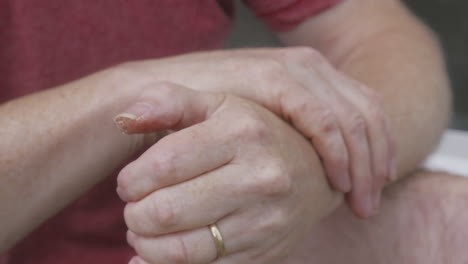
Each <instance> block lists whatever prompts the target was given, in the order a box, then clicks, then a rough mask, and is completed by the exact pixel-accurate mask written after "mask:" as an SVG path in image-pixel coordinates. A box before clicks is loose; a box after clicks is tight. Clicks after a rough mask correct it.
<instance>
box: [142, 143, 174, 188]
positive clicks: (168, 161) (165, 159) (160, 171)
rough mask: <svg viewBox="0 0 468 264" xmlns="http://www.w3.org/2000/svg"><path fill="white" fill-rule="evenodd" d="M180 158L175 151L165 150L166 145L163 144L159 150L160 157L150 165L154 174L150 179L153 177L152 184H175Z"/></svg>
mask: <svg viewBox="0 0 468 264" xmlns="http://www.w3.org/2000/svg"><path fill="white" fill-rule="evenodd" d="M164 139H165V138H163V139H161V140H164ZM178 158H179V156H178V155H177V154H176V153H175V152H174V151H172V150H170V149H167V148H165V147H164V144H161V145H160V147H159V149H158V155H157V156H156V157H155V158H154V159H153V161H152V162H151V163H150V164H149V166H150V168H151V172H152V173H151V175H149V176H148V177H153V179H152V181H151V182H155V183H156V184H158V185H166V184H168V183H171V182H173V181H174V177H176V176H177V163H178Z"/></svg>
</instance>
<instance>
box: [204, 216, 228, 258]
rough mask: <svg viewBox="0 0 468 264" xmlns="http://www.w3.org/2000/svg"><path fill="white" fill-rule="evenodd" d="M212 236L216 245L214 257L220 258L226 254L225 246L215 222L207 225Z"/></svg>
mask: <svg viewBox="0 0 468 264" xmlns="http://www.w3.org/2000/svg"><path fill="white" fill-rule="evenodd" d="M208 227H209V228H210V231H211V235H212V236H213V240H214V243H215V246H216V259H219V258H222V257H224V256H225V255H226V248H225V247H224V241H223V236H222V235H221V232H219V229H218V226H217V225H216V224H211V225H209V226H208Z"/></svg>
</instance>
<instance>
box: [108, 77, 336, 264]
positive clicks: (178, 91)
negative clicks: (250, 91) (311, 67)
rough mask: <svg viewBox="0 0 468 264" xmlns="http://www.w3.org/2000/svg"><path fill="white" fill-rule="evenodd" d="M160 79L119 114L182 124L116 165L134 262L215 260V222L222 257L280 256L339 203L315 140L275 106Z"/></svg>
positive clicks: (145, 127) (147, 122)
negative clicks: (312, 143)
mask: <svg viewBox="0 0 468 264" xmlns="http://www.w3.org/2000/svg"><path fill="white" fill-rule="evenodd" d="M154 87H155V88H154V89H153V90H149V91H148V92H147V93H146V94H144V95H143V96H142V98H145V101H144V102H145V103H144V105H141V104H137V105H135V106H133V107H131V108H130V109H128V110H127V111H126V113H125V114H122V115H120V116H119V117H118V118H117V122H118V124H119V126H120V127H122V128H124V129H125V130H126V131H133V132H140V131H158V130H165V129H173V130H179V131H178V132H175V133H172V134H170V135H168V136H166V137H164V138H163V139H161V140H160V141H159V142H157V143H156V144H155V145H154V146H153V147H151V148H150V149H148V150H147V151H146V152H145V153H144V154H143V155H142V156H141V157H140V158H138V159H137V160H136V161H134V162H132V163H130V164H129V165H127V166H126V167H125V168H124V169H123V170H122V171H121V172H120V174H119V177H118V193H119V195H120V196H121V197H122V198H123V200H125V201H127V202H128V204H127V206H126V208H125V221H126V223H127V225H128V228H129V230H130V231H129V232H128V241H129V243H130V244H131V245H132V246H133V247H134V248H135V250H136V252H137V253H138V255H139V257H136V258H134V260H133V261H134V262H131V263H193V264H196V263H212V262H213V261H215V258H216V250H215V244H214V242H213V238H212V237H211V234H210V232H209V230H208V228H207V226H208V225H210V224H213V223H216V224H217V226H218V227H219V229H220V231H221V233H222V235H223V237H224V241H225V246H226V251H227V255H226V256H225V257H224V258H221V259H219V260H217V261H216V263H220V264H221V263H222V264H228V263H259V264H261V263H280V262H279V261H281V260H282V259H283V258H284V257H285V256H287V255H288V254H289V253H290V252H291V251H292V250H293V249H294V248H295V247H296V246H297V244H298V243H299V242H300V241H301V240H302V239H303V236H304V234H306V233H307V231H308V230H309V229H310V228H311V227H312V226H313V225H314V224H315V223H317V222H318V221H319V220H320V219H321V218H322V217H323V216H325V215H327V214H328V213H329V212H330V211H331V210H333V209H334V208H335V207H336V206H337V205H338V203H339V201H340V199H339V197H341V196H340V195H338V194H337V193H334V192H332V191H331V190H330V188H329V187H328V184H327V182H326V179H325V177H324V172H323V170H322V166H321V163H320V160H319V159H318V157H317V156H316V154H315V151H314V149H313V148H312V146H310V144H308V143H307V141H306V139H305V138H304V137H302V136H301V135H299V134H298V133H297V132H296V131H294V130H293V129H292V128H291V127H290V126H289V125H288V124H286V123H284V122H283V121H282V120H280V119H278V118H277V117H276V116H274V115H273V114H271V113H270V112H268V111H266V110H265V109H263V108H261V107H259V106H257V105H255V104H253V103H251V102H248V101H245V100H242V99H240V98H237V97H234V96H231V95H225V94H222V93H207V92H203V93H202V92H196V91H193V90H190V89H186V88H183V87H181V86H177V85H174V84H168V83H166V84H159V85H155V86H154ZM143 259H144V260H143ZM138 260H139V262H137V261H138Z"/></svg>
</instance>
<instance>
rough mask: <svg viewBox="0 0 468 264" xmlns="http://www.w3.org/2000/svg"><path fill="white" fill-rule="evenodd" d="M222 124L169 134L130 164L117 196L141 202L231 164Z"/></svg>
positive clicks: (206, 124) (232, 152)
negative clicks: (161, 191) (163, 189)
mask: <svg viewBox="0 0 468 264" xmlns="http://www.w3.org/2000/svg"><path fill="white" fill-rule="evenodd" d="M219 123H220V122H219V121H218V120H208V121H205V122H203V123H200V124H196V125H194V126H192V127H189V128H186V129H183V130H181V131H178V132H176V133H173V134H170V135H168V136H166V137H165V138H163V139H161V140H160V141H158V142H157V143H156V144H155V145H154V146H153V147H151V148H150V149H148V150H147V151H146V152H145V153H144V154H143V155H141V156H140V157H139V158H138V159H137V160H135V161H133V162H132V163H130V164H128V165H127V166H126V167H125V168H124V169H123V170H122V171H121V172H120V173H119V176H118V178H117V181H118V187H117V193H118V194H119V196H120V197H121V198H122V200H124V201H127V202H128V201H137V200H140V199H142V198H143V197H145V196H146V195H148V194H149V193H150V192H153V191H155V190H158V189H161V188H164V187H167V186H170V185H174V184H178V183H181V182H184V181H187V180H190V179H191V178H194V177H196V176H198V175H201V174H203V173H206V172H208V171H211V170H214V169H216V168H218V167H220V166H222V165H224V164H226V163H228V162H229V161H231V160H232V159H233V158H234V155H235V149H234V147H233V146H232V141H231V140H229V139H228V138H227V137H226V136H224V134H225V129H226V127H225V126H220V125H219Z"/></svg>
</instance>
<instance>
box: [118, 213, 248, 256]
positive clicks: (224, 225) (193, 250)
mask: <svg viewBox="0 0 468 264" xmlns="http://www.w3.org/2000/svg"><path fill="white" fill-rule="evenodd" d="M233 217H234V216H232V217H228V218H226V219H222V220H220V221H218V222H217V227H218V229H219V231H220V232H221V235H222V237H223V241H224V246H225V249H226V256H225V257H226V258H227V257H229V255H231V254H234V253H236V252H239V251H241V250H244V249H246V248H247V247H249V245H250V244H251V243H250V242H248V241H247V240H246V239H245V238H242V236H244V237H245V236H246V235H245V234H242V233H241V232H239V230H237V228H236V226H235V225H234V223H233V220H232V218H233ZM127 240H129V241H131V244H132V245H133V248H134V249H135V250H136V252H137V253H138V255H139V256H140V257H141V258H143V259H145V260H146V261H148V262H150V263H192V264H206V263H212V262H213V261H215V260H216V257H217V252H216V246H215V242H214V239H213V236H212V234H211V232H210V230H209V228H208V227H207V226H204V227H201V228H197V229H194V230H190V231H184V232H178V233H172V234H167V235H163V236H156V237H144V236H140V235H137V234H135V233H133V232H131V231H128V232H127Z"/></svg>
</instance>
